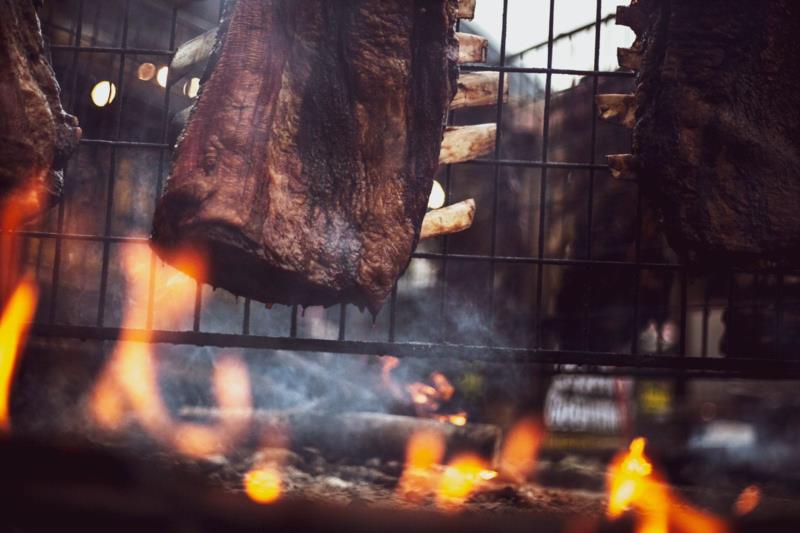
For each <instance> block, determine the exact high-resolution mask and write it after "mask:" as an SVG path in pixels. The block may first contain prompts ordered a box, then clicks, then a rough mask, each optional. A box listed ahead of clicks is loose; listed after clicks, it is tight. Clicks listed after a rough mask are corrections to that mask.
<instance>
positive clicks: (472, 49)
mask: <svg viewBox="0 0 800 533" xmlns="http://www.w3.org/2000/svg"><path fill="white" fill-rule="evenodd" d="M456 39H458V62H459V63H483V62H485V61H486V54H487V52H488V50H489V40H488V39H486V38H485V37H481V36H480V35H473V34H471V33H463V32H457V33H456Z"/></svg>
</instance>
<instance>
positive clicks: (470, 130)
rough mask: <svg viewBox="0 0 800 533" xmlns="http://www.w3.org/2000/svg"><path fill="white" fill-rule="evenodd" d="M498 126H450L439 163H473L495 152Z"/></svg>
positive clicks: (445, 136)
mask: <svg viewBox="0 0 800 533" xmlns="http://www.w3.org/2000/svg"><path fill="white" fill-rule="evenodd" d="M496 140H497V124H494V123H491V124H477V125H474V126H450V127H448V128H447V129H446V130H445V132H444V140H443V141H442V150H441V152H440V153H439V163H440V164H442V165H450V164H454V163H462V162H464V161H472V160H474V159H477V158H479V157H481V156H483V155H486V154H488V153H490V152H491V151H492V150H494V147H495V142H496Z"/></svg>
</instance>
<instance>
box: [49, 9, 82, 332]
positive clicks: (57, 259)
mask: <svg viewBox="0 0 800 533" xmlns="http://www.w3.org/2000/svg"><path fill="white" fill-rule="evenodd" d="M83 6H84V0H80V1H79V2H78V21H77V25H76V28H75V39H74V41H73V43H72V44H73V46H75V50H74V51H73V52H72V67H71V69H70V71H71V74H72V80H71V85H70V87H71V92H70V95H69V111H70V113H75V112H76V109H75V107H76V105H77V103H78V100H77V93H78V57H79V52H78V47H79V46H80V44H81V39H82V35H83ZM78 149H79V150H80V147H78ZM75 157H76V158H77V157H78V154H77V153H76V154H75ZM68 172H69V166H68V165H67V166H66V167H65V168H64V175H65V177H66V175H67V173H68ZM65 203H66V199H65V200H62V201H61V202H59V203H58V215H57V217H58V218H57V220H58V222H57V223H56V239H55V240H56V242H55V250H54V252H53V277H52V278H51V282H50V312H49V316H48V321H49V322H50V323H51V324H52V323H54V322H55V321H56V309H57V306H58V287H59V284H60V282H61V254H62V249H63V245H64V241H63V240H62V239H61V235H62V234H63V233H64V223H65V216H66V207H65Z"/></svg>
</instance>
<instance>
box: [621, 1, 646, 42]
mask: <svg viewBox="0 0 800 533" xmlns="http://www.w3.org/2000/svg"><path fill="white" fill-rule="evenodd" d="M616 20H617V26H627V27H629V28H630V29H632V30H633V31H634V32H635V33H636V35H641V33H642V31H643V30H644V28H645V26H646V25H647V13H646V12H645V11H644V10H643V9H642V8H641V6H638V5H631V6H618V7H617V18H616Z"/></svg>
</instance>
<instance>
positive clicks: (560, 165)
mask: <svg viewBox="0 0 800 533" xmlns="http://www.w3.org/2000/svg"><path fill="white" fill-rule="evenodd" d="M458 164H459V165H491V166H495V165H499V166H506V167H526V168H554V169H562V170H608V165H603V164H599V163H568V162H558V161H533V160H526V159H472V160H470V161H464V162H462V163H458ZM630 181H635V180H630Z"/></svg>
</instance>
